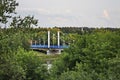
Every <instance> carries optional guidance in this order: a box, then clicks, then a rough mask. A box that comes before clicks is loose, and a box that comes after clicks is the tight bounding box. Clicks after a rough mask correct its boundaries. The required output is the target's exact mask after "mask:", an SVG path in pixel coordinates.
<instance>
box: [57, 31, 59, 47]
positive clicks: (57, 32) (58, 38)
mask: <svg viewBox="0 0 120 80" xmlns="http://www.w3.org/2000/svg"><path fill="white" fill-rule="evenodd" d="M57 33H58V34H57V35H58V47H59V46H60V31H58V32H57Z"/></svg>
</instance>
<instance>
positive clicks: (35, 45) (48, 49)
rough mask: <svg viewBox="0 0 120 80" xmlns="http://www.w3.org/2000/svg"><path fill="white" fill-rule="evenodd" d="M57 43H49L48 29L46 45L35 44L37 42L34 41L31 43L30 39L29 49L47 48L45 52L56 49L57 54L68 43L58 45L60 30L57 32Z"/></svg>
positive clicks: (48, 52) (66, 46)
mask: <svg viewBox="0 0 120 80" xmlns="http://www.w3.org/2000/svg"><path fill="white" fill-rule="evenodd" d="M57 36H58V37H57V38H58V39H57V45H51V44H50V41H51V40H50V31H48V44H47V45H45V44H44V45H41V44H37V42H36V41H35V42H34V43H33V41H31V46H30V48H31V49H35V50H47V54H50V53H51V50H57V51H58V53H59V54H61V51H62V50H64V49H65V48H68V45H60V32H59V31H58V32H57Z"/></svg>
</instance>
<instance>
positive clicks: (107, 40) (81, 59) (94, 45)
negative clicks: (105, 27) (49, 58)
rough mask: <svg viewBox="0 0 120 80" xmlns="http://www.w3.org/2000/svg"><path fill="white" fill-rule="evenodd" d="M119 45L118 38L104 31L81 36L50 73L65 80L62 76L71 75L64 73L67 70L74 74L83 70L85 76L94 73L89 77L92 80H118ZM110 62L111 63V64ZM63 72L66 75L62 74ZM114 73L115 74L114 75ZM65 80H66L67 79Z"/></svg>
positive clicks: (119, 72)
mask: <svg viewBox="0 0 120 80" xmlns="http://www.w3.org/2000/svg"><path fill="white" fill-rule="evenodd" d="M77 38H78V37H77ZM119 44H120V36H119V35H117V34H116V33H114V32H109V31H107V32H106V31H105V32H96V33H93V34H86V35H81V36H80V37H79V38H78V40H77V41H76V42H75V44H72V45H71V46H70V48H68V49H67V50H66V53H64V54H63V55H62V57H61V58H60V60H58V61H57V62H56V63H55V65H54V67H53V70H52V71H51V72H53V73H54V74H57V75H56V76H54V77H58V76H62V77H64V78H66V76H63V75H62V74H66V75H69V74H71V75H72V73H71V72H70V73H69V72H66V71H67V70H70V71H75V73H76V70H77V71H79V70H83V72H85V73H87V74H91V72H94V73H93V74H91V75H90V76H91V77H90V78H91V79H92V80H97V79H100V80H109V79H115V80H118V79H120V76H119V74H120V70H119V68H118V67H119V66H120V65H119V62H120V61H119V58H120V49H119V47H120V45H119ZM115 60H116V61H115ZM111 62H113V63H112V64H111ZM76 63H77V64H79V65H80V66H81V68H80V69H79V68H77V69H76V66H77V65H76ZM64 71H65V72H66V73H64ZM80 72H81V71H80ZM115 72H116V74H114V73H115ZM58 73H59V74H58ZM77 73H79V72H77ZM81 73H82V72H81ZM73 74H74V72H73ZM76 75H77V74H76ZM81 75H82V74H81ZM111 75H112V77H111ZM69 77H71V76H69ZM115 77H116V78H115ZM73 78H74V77H73ZM62 79H63V78H62ZM68 79H69V78H68ZM82 79H84V78H82ZM88 79H89V78H88ZM65 80H67V78H66V79H65ZM73 80H74V79H73Z"/></svg>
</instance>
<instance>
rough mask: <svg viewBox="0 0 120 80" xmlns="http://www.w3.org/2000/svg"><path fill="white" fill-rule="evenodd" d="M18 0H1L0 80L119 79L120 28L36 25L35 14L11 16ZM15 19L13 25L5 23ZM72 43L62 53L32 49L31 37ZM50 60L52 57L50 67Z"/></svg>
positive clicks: (41, 41) (42, 42)
mask: <svg viewBox="0 0 120 80" xmlns="http://www.w3.org/2000/svg"><path fill="white" fill-rule="evenodd" d="M17 6H18V3H17V2H16V0H0V24H2V25H0V80H120V28H88V27H52V28H41V27H38V28H34V27H33V26H37V22H38V21H37V20H36V19H34V17H33V16H26V17H24V18H21V17H20V16H11V14H17V13H15V9H16V7H17ZM9 19H11V20H12V22H11V24H10V25H6V24H7V23H8V22H9ZM48 30H50V31H51V36H53V34H54V37H51V38H52V39H51V42H52V43H51V44H57V39H56V36H57V34H56V32H57V31H58V30H59V31H60V35H61V40H60V42H61V45H69V48H67V49H64V52H62V54H60V55H56V54H55V55H46V54H44V53H41V52H37V51H34V50H32V49H30V41H31V40H33V41H34V40H35V41H40V43H41V44H47V31H48ZM47 61H52V63H51V64H52V67H51V68H50V69H48V66H47V65H46V62H47Z"/></svg>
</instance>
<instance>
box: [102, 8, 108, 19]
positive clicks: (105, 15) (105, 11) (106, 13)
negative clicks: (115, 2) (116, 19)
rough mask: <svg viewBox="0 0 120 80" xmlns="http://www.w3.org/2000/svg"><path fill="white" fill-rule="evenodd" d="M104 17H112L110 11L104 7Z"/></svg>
mask: <svg viewBox="0 0 120 80" xmlns="http://www.w3.org/2000/svg"><path fill="white" fill-rule="evenodd" d="M103 17H104V18H106V19H110V15H109V12H108V11H107V10H106V9H104V11H103Z"/></svg>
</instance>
